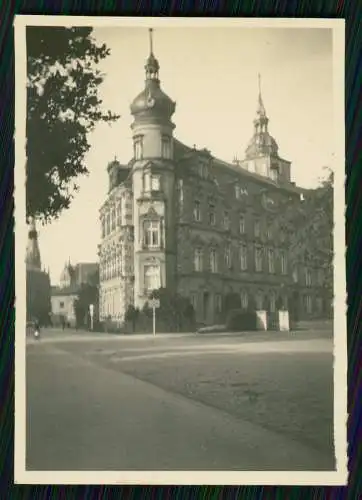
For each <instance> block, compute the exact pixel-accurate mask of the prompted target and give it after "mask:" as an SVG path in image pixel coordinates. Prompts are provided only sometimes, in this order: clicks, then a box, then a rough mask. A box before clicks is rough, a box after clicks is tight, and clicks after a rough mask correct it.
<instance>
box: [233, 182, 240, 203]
mask: <svg viewBox="0 0 362 500" xmlns="http://www.w3.org/2000/svg"><path fill="white" fill-rule="evenodd" d="M234 189H235V198H236V199H237V200H238V199H239V198H240V186H239V184H235V188H234Z"/></svg>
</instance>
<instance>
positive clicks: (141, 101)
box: [131, 29, 176, 307]
mask: <svg viewBox="0 0 362 500" xmlns="http://www.w3.org/2000/svg"><path fill="white" fill-rule="evenodd" d="M149 36H150V54H149V57H148V59H147V61H146V65H145V73H146V75H145V76H146V79H145V87H144V90H143V91H142V92H141V93H140V94H139V95H138V96H137V97H136V98H135V99H134V101H133V102H132V104H131V114H132V116H133V118H134V121H133V123H132V125H131V128H132V137H133V148H134V157H133V162H132V173H131V175H132V185H133V216H134V305H135V306H136V307H143V305H144V303H145V302H147V300H148V297H149V295H150V293H151V292H152V291H153V290H156V289H158V288H161V287H162V288H167V289H170V290H173V289H174V288H175V286H176V283H175V279H176V233H175V209H174V203H173V199H174V190H175V166H174V162H173V130H174V128H175V125H174V124H173V123H172V121H171V117H172V115H173V113H174V111H175V102H173V101H172V99H170V98H169V97H168V96H167V95H166V94H165V93H164V92H163V91H162V90H161V86H160V80H159V68H160V66H159V63H158V61H157V59H156V57H155V55H154V53H153V39H152V36H153V32H152V30H151V29H150V30H149Z"/></svg>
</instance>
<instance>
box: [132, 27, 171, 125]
mask: <svg viewBox="0 0 362 500" xmlns="http://www.w3.org/2000/svg"><path fill="white" fill-rule="evenodd" d="M159 69H160V65H159V63H158V61H157V59H156V57H155V56H154V54H153V47H152V29H150V55H149V57H148V59H147V61H146V65H145V72H146V81H145V88H144V90H143V91H142V92H141V93H140V94H138V96H137V97H136V98H135V99H134V100H133V102H132V104H131V113H132V115H133V116H134V117H135V119H136V120H138V119H141V120H142V119H147V118H156V119H166V120H170V119H171V116H172V115H173V113H174V112H175V107H176V104H175V102H174V101H173V100H172V99H171V98H170V97H168V95H166V94H165V93H164V92H163V91H162V90H161V86H160V80H159Z"/></svg>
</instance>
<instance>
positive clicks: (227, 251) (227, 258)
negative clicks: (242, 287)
mask: <svg viewBox="0 0 362 500" xmlns="http://www.w3.org/2000/svg"><path fill="white" fill-rule="evenodd" d="M225 266H226V267H227V268H228V269H230V267H231V248H230V246H229V245H227V246H226V248H225Z"/></svg>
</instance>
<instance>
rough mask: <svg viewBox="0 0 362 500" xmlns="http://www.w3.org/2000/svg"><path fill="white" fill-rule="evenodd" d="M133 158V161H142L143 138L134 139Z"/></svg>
mask: <svg viewBox="0 0 362 500" xmlns="http://www.w3.org/2000/svg"><path fill="white" fill-rule="evenodd" d="M134 157H135V160H142V158H143V137H142V136H138V137H135V140H134Z"/></svg>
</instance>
